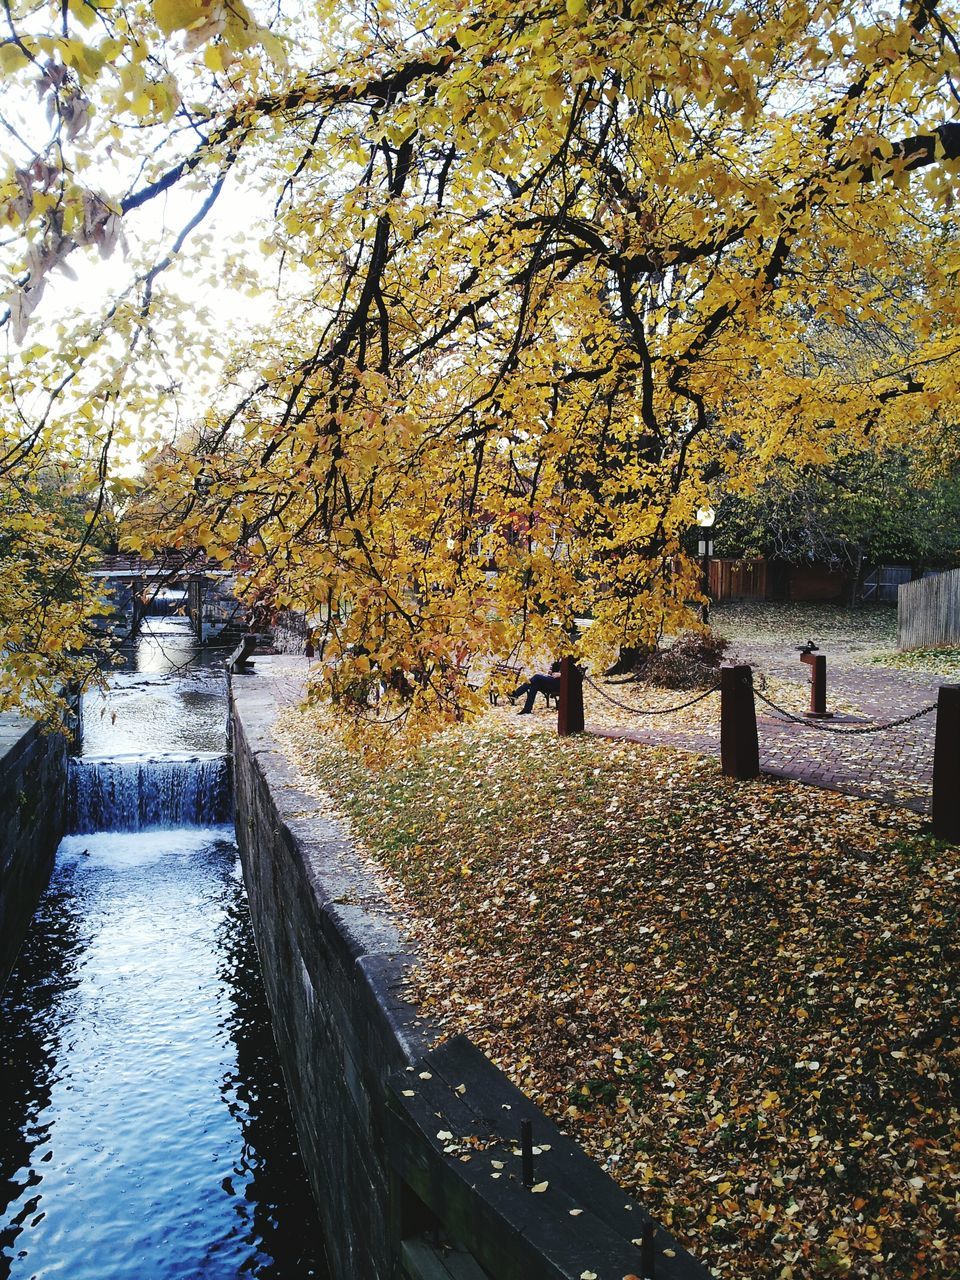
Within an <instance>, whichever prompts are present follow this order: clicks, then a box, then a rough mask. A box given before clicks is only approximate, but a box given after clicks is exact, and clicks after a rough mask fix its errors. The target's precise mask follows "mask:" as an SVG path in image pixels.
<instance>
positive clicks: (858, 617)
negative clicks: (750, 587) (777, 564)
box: [710, 600, 897, 658]
mask: <svg viewBox="0 0 960 1280" xmlns="http://www.w3.org/2000/svg"><path fill="white" fill-rule="evenodd" d="M710 622H711V624H712V626H713V627H714V629H715V630H716V631H719V632H720V634H721V635H724V636H727V637H728V639H730V640H731V641H732V642H733V645H732V648H733V649H737V648H740V647H743V646H746V647H747V648H751V647H753V646H756V645H761V646H767V645H785V646H787V647H790V646H792V645H800V644H803V643H804V641H806V640H807V639H809V638H811V637H812V638H813V639H814V640H816V641H817V643H818V644H819V645H820V646H821V648H823V649H829V651H830V654H831V656H832V657H834V658H839V657H842V656H843V655H844V654H847V653H849V654H850V655H851V656H857V655H860V656H862V655H864V654H871V653H873V652H874V651H878V652H883V651H889V650H892V649H893V647H894V645H895V644H896V640H897V607H896V605H862V606H860V607H859V608H857V609H849V608H846V607H843V606H841V605H831V604H822V603H820V602H816V601H811V602H797V601H768V600H739V601H728V602H726V603H725V604H721V605H714V606H713V607H712V608H711V610H710Z"/></svg>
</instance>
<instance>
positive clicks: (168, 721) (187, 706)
mask: <svg viewBox="0 0 960 1280" xmlns="http://www.w3.org/2000/svg"><path fill="white" fill-rule="evenodd" d="M128 658H129V661H128V665H127V667H126V668H125V669H122V670H119V671H116V672H114V673H113V674H111V676H110V689H109V691H108V693H107V694H106V695H104V694H100V693H90V694H88V695H87V696H86V697H85V698H84V700H83V751H84V755H124V754H131V753H149V752H157V751H220V750H222V749H223V742H224V735H225V728H226V684H225V679H226V678H225V676H224V671H223V666H224V651H223V650H220V649H201V648H200V647H199V646H198V645H197V642H196V638H195V637H194V635H193V632H192V630H191V628H190V621H189V619H188V618H145V619H144V621H143V626H142V629H141V632H140V636H139V638H138V640H137V642H136V646H135V648H134V649H133V650H132V651H131V652H130V654H129V655H128Z"/></svg>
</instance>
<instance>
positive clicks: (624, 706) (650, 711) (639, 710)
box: [584, 676, 720, 716]
mask: <svg viewBox="0 0 960 1280" xmlns="http://www.w3.org/2000/svg"><path fill="white" fill-rule="evenodd" d="M584 684H588V685H589V686H590V688H591V689H594V690H596V692H597V693H599V695H600V697H601V698H605V699H606V700H607V702H609V703H611V704H612V705H613V706H615V707H619V708H620V710H621V711H629V712H631V713H632V714H633V715H635V716H665V715H670V714H671V713H672V712H674V711H683V709H684V708H685V707H692V706H694V704H695V703H697V702H703V700H704V698H709V697H710V695H711V693H716V692H717V690H718V689H719V688H720V685H719V684H715V685H713V686H712V688H710V689H707V691H706V693H698V694H697V696H696V697H695V698H691V699H690V701H689V702H681V703H679V704H678V705H677V706H675V707H653V708H650V707H632V706H630V704H629V703H627V702H621V701H620V700H619V699H618V698H614V697H612V696H611V695H610V694H609V693H607V691H606V690H605V689H601V688H600V686H599V685H598V684H597V683H596V681H594V680H591V679H590V677H589V676H585V677H584Z"/></svg>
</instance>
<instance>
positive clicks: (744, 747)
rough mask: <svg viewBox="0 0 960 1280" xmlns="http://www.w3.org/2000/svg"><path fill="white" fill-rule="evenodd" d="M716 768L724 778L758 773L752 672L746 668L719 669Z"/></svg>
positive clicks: (758, 754)
mask: <svg viewBox="0 0 960 1280" xmlns="http://www.w3.org/2000/svg"><path fill="white" fill-rule="evenodd" d="M720 764H721V766H722V768H723V772H724V773H725V774H726V776H727V777H728V778H740V779H743V780H745V779H747V778H755V777H756V776H757V774H758V773H759V772H760V745H759V742H758V740H757V708H756V705H755V703H754V700H753V672H752V671H751V670H750V668H749V667H748V666H746V665H742V666H734V667H721V668H720Z"/></svg>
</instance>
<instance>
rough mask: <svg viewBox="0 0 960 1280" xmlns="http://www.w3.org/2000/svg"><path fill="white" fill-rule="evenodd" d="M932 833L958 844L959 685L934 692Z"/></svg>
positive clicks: (959, 767)
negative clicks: (935, 726)
mask: <svg viewBox="0 0 960 1280" xmlns="http://www.w3.org/2000/svg"><path fill="white" fill-rule="evenodd" d="M933 834H934V835H935V836H936V837H937V839H938V840H949V841H950V842H951V843H952V844H960V684H942V685H941V686H940V690H939V693H938V694H937V729H936V736H935V738H934V746H933Z"/></svg>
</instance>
